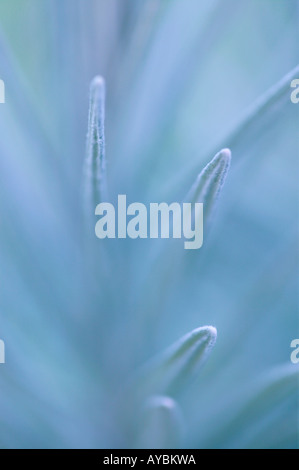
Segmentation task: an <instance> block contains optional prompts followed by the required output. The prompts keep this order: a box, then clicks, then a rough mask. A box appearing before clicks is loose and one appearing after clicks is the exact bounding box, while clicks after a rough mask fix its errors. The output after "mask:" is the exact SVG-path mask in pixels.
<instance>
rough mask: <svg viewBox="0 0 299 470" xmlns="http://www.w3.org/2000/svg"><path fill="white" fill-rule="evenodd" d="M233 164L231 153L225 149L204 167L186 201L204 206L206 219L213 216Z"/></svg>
mask: <svg viewBox="0 0 299 470" xmlns="http://www.w3.org/2000/svg"><path fill="white" fill-rule="evenodd" d="M230 162H231V151H230V150H229V149H227V148H224V149H222V150H220V152H218V153H217V154H216V155H215V157H214V158H213V159H212V160H211V161H210V162H209V163H208V164H207V165H206V166H205V167H204V169H203V170H202V171H201V172H200V174H199V175H198V177H197V178H196V181H195V183H194V184H193V186H192V188H191V190H190V192H189V193H188V196H187V198H186V200H188V201H190V202H193V203H195V202H202V203H203V204H204V213H205V219H207V218H208V216H209V215H210V214H211V212H212V209H213V207H214V206H215V203H216V201H217V199H218V196H219V194H220V192H221V190H222V188H223V185H224V183H225V179H226V176H227V172H228V170H229V167H230Z"/></svg>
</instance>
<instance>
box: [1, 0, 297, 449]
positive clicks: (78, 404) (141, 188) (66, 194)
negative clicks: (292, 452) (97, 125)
mask: <svg viewBox="0 0 299 470" xmlns="http://www.w3.org/2000/svg"><path fill="white" fill-rule="evenodd" d="M298 18H299V4H298V1H297V0H288V1H284V0H276V1H275V2H273V0H243V1H242V2H240V1H238V0H202V1H200V2H199V1H198V0H184V1H182V0H142V1H141V0H109V2H108V1H105V0H59V1H58V0H2V1H1V4H0V78H1V79H2V80H4V82H5V86H6V103H5V104H4V105H0V129H1V139H0V155H1V158H0V217H1V232H0V262H1V270H0V278H1V291H0V338H1V339H3V340H4V342H5V347H6V363H5V364H3V365H0V410H1V412H0V447H3V448H40V447H41V448H45V447H46V448H48V447H49V448H53V447H63V448H64V447H67V448H76V447H79V448H81V447H89V448H90V447H92V448H107V447H108V448H113V447H129V448H130V447H133V448H134V447H135V446H138V435H139V434H140V433H141V432H142V430H141V428H140V426H141V425H140V424H138V425H136V429H135V430H134V432H132V431H131V427H132V423H131V419H130V413H131V416H132V413H133V414H134V412H132V411H130V412H127V410H125V412H124V413H123V412H122V411H123V409H124V408H126V405H125V403H126V400H124V399H123V398H120V397H122V396H125V389H126V383H127V381H128V380H129V378H130V377H131V376H132V374H134V371H135V370H138V368H139V367H142V365H143V364H144V363H146V362H147V361H148V360H149V359H151V358H152V357H153V356H155V355H156V354H158V353H160V352H161V351H163V350H164V349H165V348H167V347H168V346H169V345H170V344H172V343H173V342H174V341H176V340H177V339H178V338H180V337H181V336H182V335H184V334H186V333H187V332H188V331H191V330H192V329H194V328H197V327H199V326H203V325H213V326H215V327H216V328H217V330H218V339H217V343H216V346H215V349H214V350H213V351H212V353H211V356H210V358H209V360H208V361H207V363H206V364H205V366H204V368H203V369H202V370H201V371H200V374H198V377H196V379H195V380H194V381H190V383H189V382H188V381H187V383H185V384H184V386H183V387H182V391H181V392H180V394H179V395H178V396H175V397H173V398H174V399H175V400H176V403H177V406H178V407H179V410H180V411H179V413H180V416H181V419H180V424H178V427H181V430H180V431H179V432H178V435H179V438H178V439H177V440H176V441H175V442H174V443H173V444H170V445H173V446H177V447H187V448H188V447H189V448H219V447H220V448H221V447H222V448H239V447H247V448H253V447H263V448H267V447H272V448H281V447H282V448H298V443H299V427H298V426H299V425H298V423H299V421H298V420H299V395H298V390H299V389H298V387H299V382H298V368H297V367H296V366H295V365H293V364H291V362H290V353H291V349H290V343H291V341H292V339H294V338H298V334H299V321H298V145H299V142H298V129H299V119H298V111H299V105H297V106H298V107H297V106H296V105H295V104H292V103H291V101H290V87H289V85H288V83H290V82H291V78H290V79H289V82H288V78H286V79H284V77H288V74H290V75H289V76H290V77H291V76H292V78H299V69H297V72H295V74H294V72H292V70H293V69H294V68H295V67H296V65H297V63H298V44H299V37H298V34H299V33H298V31H299V30H298ZM99 74H100V75H102V76H103V77H104V78H105V80H106V92H107V95H106V125H105V127H106V156H107V177H108V184H109V194H110V197H111V200H112V201H113V200H115V199H116V197H117V194H127V197H128V201H129V202H133V201H139V202H143V203H145V204H147V203H149V202H161V201H166V202H172V201H180V200H181V199H182V197H183V196H184V195H185V194H186V193H187V191H188V190H189V188H190V187H191V185H192V183H193V182H194V180H195V179H196V177H197V174H198V172H199V171H200V170H201V169H202V168H203V167H204V166H205V165H206V164H207V163H208V162H209V161H210V160H211V159H212V158H213V156H214V155H215V153H216V152H217V151H219V150H220V149H221V148H223V147H230V148H231V150H232V164H231V169H230V172H229V175H228V178H227V181H226V183H225V187H224V189H223V191H222V194H221V197H220V199H219V203H218V205H217V209H216V210H215V212H214V215H213V220H212V221H211V222H210V224H209V226H208V227H207V228H206V229H207V233H205V239H204V245H203V247H202V248H201V249H200V250H199V251H198V252H196V253H193V252H192V253H183V256H179V257H178V260H177V264H176V268H175V270H167V266H168V262H167V261H166V262H165V263H163V262H162V261H161V264H159V263H158V265H157V266H156V267H153V264H155V260H156V259H157V249H158V248H159V241H157V240H136V241H133V242H132V241H128V240H115V241H112V243H109V247H108V248H107V252H105V253H104V254H103V253H101V250H102V248H103V247H104V245H105V243H103V244H102V245H101V241H100V240H95V237H93V234H92V233H91V237H90V238H88V237H87V238H86V234H84V230H83V215H84V214H82V168H83V162H84V155H85V145H86V133H87V122H88V103H89V86H90V82H91V80H92V79H93V77H94V76H95V75H99ZM277 84H278V85H277ZM273 86H274V87H275V86H277V89H275V88H274V89H273V88H272V87H273ZM269 90H270V95H271V96H272V98H271V99H270V100H269V99H268V95H267V93H268V91H269ZM271 93H272V94H271ZM265 94H266V95H265ZM260 99H262V100H266V102H267V103H268V101H269V103H270V104H269V105H268V106H267V107H265V108H262V109H259V108H258V107H257V106H256V103H257V102H259V101H258V100H260ZM267 100H268V101H267ZM248 113H249V114H248ZM250 113H251V114H250ZM248 115H250V116H252V118H251V120H249V121H250V122H249V124H248V125H245V126H244V125H243V124H242V123H244V119H245V120H246V116H248ZM246 122H248V120H247V121H246ZM232 132H233V134H232ZM95 222H96V219H95V221H94V223H95ZM106 245H107V243H106ZM161 248H162V247H161ZM183 251H184V250H183ZM158 259H159V256H158ZM166 260H167V258H166ZM133 402H134V400H133ZM136 413H137V412H136ZM128 415H129V417H128ZM134 426H135V424H134ZM138 426H139V427H138ZM142 426H143V425H142ZM144 426H146V425H144ZM161 426H163V425H161ZM129 430H130V431H129ZM132 435H133V436H134V437H132ZM136 436H137V437H136ZM146 439H147V441H146V442H145V443H144V442H143V445H144V446H145V445H148V446H149V447H151V446H153V445H154V443H153V441H152V439H153V435H151V432H149V433H147V438H146ZM167 442H168V441H167ZM140 445H141V444H140ZM155 445H157V446H159V445H160V446H162V447H163V445H165V444H164V441H163V439H162V438H161V442H160V443H159V442H158V443H155Z"/></svg>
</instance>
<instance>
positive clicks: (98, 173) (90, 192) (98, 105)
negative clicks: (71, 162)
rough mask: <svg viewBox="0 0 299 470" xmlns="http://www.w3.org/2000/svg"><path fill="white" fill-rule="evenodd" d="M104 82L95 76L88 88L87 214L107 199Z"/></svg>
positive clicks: (85, 170) (85, 192) (85, 183)
mask: <svg viewBox="0 0 299 470" xmlns="http://www.w3.org/2000/svg"><path fill="white" fill-rule="evenodd" d="M104 120H105V81H104V79H103V78H102V77H100V76H97V77H95V78H94V79H93V81H92V82H91V86H90V104H89V121H88V133H87V148H86V159H85V168H84V177H85V181H84V197H85V210H86V213H87V214H91V215H92V216H93V215H94V210H95V207H96V206H97V204H99V203H100V202H101V201H103V200H105V198H106V197H107V181H106V159H105V134H104Z"/></svg>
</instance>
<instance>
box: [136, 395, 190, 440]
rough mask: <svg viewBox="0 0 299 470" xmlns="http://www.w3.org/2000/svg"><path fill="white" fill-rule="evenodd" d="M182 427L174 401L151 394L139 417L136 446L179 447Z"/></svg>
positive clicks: (180, 416) (179, 414) (178, 409)
mask: <svg viewBox="0 0 299 470" xmlns="http://www.w3.org/2000/svg"><path fill="white" fill-rule="evenodd" d="M182 427H183V426H182V414H181V410H180V408H179V406H178V404H177V403H176V401H175V400H173V399H172V398H170V397H168V396H153V397H151V398H150V399H149V400H148V401H147V403H146V406H145V408H144V411H143V414H142V417H141V419H140V424H139V430H138V441H137V442H138V447H139V448H142V449H176V448H179V447H180V443H181V439H182V434H183V432H182Z"/></svg>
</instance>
